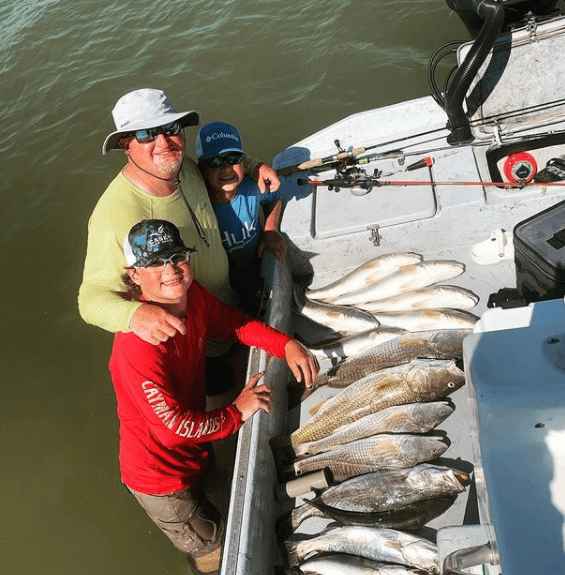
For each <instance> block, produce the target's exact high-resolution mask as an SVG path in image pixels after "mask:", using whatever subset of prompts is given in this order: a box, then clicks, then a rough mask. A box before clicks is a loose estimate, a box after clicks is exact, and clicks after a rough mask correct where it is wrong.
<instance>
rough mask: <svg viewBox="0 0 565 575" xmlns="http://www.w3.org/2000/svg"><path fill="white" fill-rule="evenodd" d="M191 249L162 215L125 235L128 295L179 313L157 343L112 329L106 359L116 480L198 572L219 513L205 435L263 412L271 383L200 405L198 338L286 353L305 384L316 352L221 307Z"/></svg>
mask: <svg viewBox="0 0 565 575" xmlns="http://www.w3.org/2000/svg"><path fill="white" fill-rule="evenodd" d="M193 251H194V250H193V249H190V248H188V247H186V245H185V244H184V242H183V240H182V237H181V235H180V232H179V230H178V228H177V227H176V226H175V225H174V224H172V223H171V222H169V221H166V220H144V221H142V222H139V223H137V224H135V225H134V226H133V227H132V228H131V229H130V231H129V233H128V235H127V237H126V239H125V242H124V253H125V256H126V261H127V263H128V266H129V267H128V268H127V269H126V272H127V278H128V280H129V282H128V284H129V286H130V292H131V293H130V296H131V297H133V298H135V299H139V300H140V301H143V302H148V303H151V304H154V305H158V306H161V307H163V308H164V309H165V310H166V311H168V312H170V313H173V314H175V315H176V316H178V317H179V318H181V319H182V320H183V322H184V323H185V326H186V334H181V333H180V332H177V333H176V334H175V335H174V336H173V337H171V338H169V339H168V340H167V341H165V342H162V343H160V344H159V345H152V344H150V343H147V342H146V341H144V340H142V339H141V338H140V337H138V336H137V335H135V334H134V333H133V332H127V333H124V332H118V333H117V334H116V336H115V339H114V345H113V348H112V354H111V357H110V362H109V367H110V372H111V375H112V381H113V384H114V388H115V392H116V398H117V410H118V417H119V420H120V455H119V458H120V472H121V477H122V481H123V483H124V484H125V486H126V487H127V488H128V490H129V491H130V492H131V493H133V495H134V496H135V497H136V498H137V500H138V501H139V502H140V504H141V505H142V506H143V507H144V509H145V510H146V511H147V513H148V514H149V516H150V517H151V519H152V520H153V521H154V522H155V524H156V525H157V526H158V527H159V528H160V529H161V530H162V531H163V532H164V533H165V534H166V535H167V536H168V537H169V538H170V539H171V541H172V542H173V544H174V545H175V546H176V547H177V548H178V549H180V550H181V551H183V552H185V553H186V554H187V557H188V559H189V563H190V564H191V566H192V567H193V569H194V570H195V572H196V573H212V572H215V571H216V569H217V568H218V565H219V557H220V550H221V542H222V536H223V531H224V520H223V518H222V517H221V515H220V512H219V511H218V510H217V509H216V508H215V507H214V506H213V504H212V503H211V502H210V501H209V500H208V499H207V498H206V496H205V495H204V493H203V490H202V476H203V474H204V472H205V471H206V469H207V467H208V466H209V464H210V457H211V442H212V441H214V440H216V439H222V438H225V437H227V436H229V435H230V434H233V433H236V432H237V430H238V429H239V428H240V427H241V425H242V424H243V422H244V421H246V420H247V419H249V418H250V417H251V416H252V415H253V414H254V413H255V412H256V411H258V410H259V409H262V410H264V411H265V412H267V413H268V412H269V410H270V393H271V392H270V390H269V388H268V387H267V385H265V384H259V380H260V379H261V377H262V375H263V373H258V374H256V375H254V376H253V377H252V378H251V379H250V380H249V382H248V383H247V384H246V385H245V387H244V388H243V390H242V391H241V392H240V394H239V395H238V396H237V397H236V398H235V399H234V400H233V402H232V403H230V404H228V405H225V406H223V407H220V408H217V409H213V410H211V411H206V396H205V373H204V369H205V368H204V366H205V344H206V340H207V339H208V338H209V337H215V338H224V339H226V340H229V341H238V342H241V343H243V344H246V345H254V346H257V347H260V348H262V349H264V350H265V351H266V352H267V353H268V354H269V355H271V356H273V357H276V358H280V359H283V358H284V359H286V361H287V363H288V366H289V368H290V370H291V371H292V373H293V375H294V376H295V378H296V379H297V380H298V381H304V383H305V384H306V386H311V384H312V382H313V380H314V378H315V377H316V375H317V373H318V365H317V362H316V359H315V358H314V356H313V355H312V354H311V353H310V352H309V351H308V350H306V348H305V347H304V346H302V345H301V344H300V343H298V342H297V341H296V340H294V339H293V338H291V337H290V336H288V335H286V334H284V333H281V332H279V331H277V330H275V329H273V328H272V327H270V326H268V325H266V324H265V323H263V322H261V321H259V320H257V319H254V318H252V317H251V316H248V315H246V314H244V313H243V312H241V311H239V310H236V309H234V308H232V307H229V306H227V305H226V304H224V303H222V302H221V301H220V300H218V299H217V298H216V297H215V296H213V295H212V294H210V292H208V291H207V290H206V289H205V288H204V287H203V286H202V285H201V284H199V283H198V282H197V281H196V280H194V277H193V273H192V269H191V266H190V254H191V252H193Z"/></svg>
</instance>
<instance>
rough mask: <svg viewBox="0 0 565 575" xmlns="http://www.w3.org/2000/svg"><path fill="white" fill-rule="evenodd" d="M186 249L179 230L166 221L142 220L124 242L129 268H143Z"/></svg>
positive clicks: (192, 249)
mask: <svg viewBox="0 0 565 575" xmlns="http://www.w3.org/2000/svg"><path fill="white" fill-rule="evenodd" d="M195 251H196V250H195V249H194V248H187V247H186V246H185V245H184V241H183V239H182V236H181V234H180V231H179V229H178V228H177V227H176V226H175V225H174V224H173V223H171V222H169V221H168V220H143V221H141V222H138V223H137V224H135V225H134V226H133V227H132V228H131V229H130V231H129V232H128V235H127V236H126V239H125V241H124V255H125V256H126V262H127V264H128V267H130V268H143V267H146V266H148V265H151V264H152V263H155V261H157V260H158V259H159V258H166V257H169V256H172V255H174V254H177V253H181V252H195Z"/></svg>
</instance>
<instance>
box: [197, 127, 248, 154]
mask: <svg viewBox="0 0 565 575" xmlns="http://www.w3.org/2000/svg"><path fill="white" fill-rule="evenodd" d="M226 152H241V153H242V154H245V155H246V156H247V155H248V154H247V152H245V151H244V149H243V142H242V141H241V136H240V134H239V132H238V131H237V128H236V127H235V126H232V125H231V124H228V123H227V122H210V123H209V124H206V125H205V126H202V128H200V130H199V131H198V134H197V135H196V157H197V158H198V159H199V160H207V159H208V158H211V157H212V156H219V155H220V154H224V153H226Z"/></svg>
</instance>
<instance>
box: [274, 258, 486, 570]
mask: <svg viewBox="0 0 565 575" xmlns="http://www.w3.org/2000/svg"><path fill="white" fill-rule="evenodd" d="M464 271H465V266H464V265H463V264H462V263H459V262H456V261H452V260H433V261H424V260H423V258H422V257H421V256H420V255H418V254H414V253H393V254H386V255H381V256H379V257H376V258H373V259H371V260H370V261H368V262H366V263H365V264H363V265H361V266H360V267H358V268H356V269H355V270H353V271H352V272H350V273H349V274H347V275H345V276H344V277H342V278H340V279H339V280H337V281H336V282H333V283H332V284H329V285H327V286H325V287H322V288H318V289H312V290H304V289H299V288H298V287H295V294H294V295H295V302H296V305H297V308H298V311H299V312H300V313H301V314H302V315H304V316H306V317H307V318H309V319H310V320H312V321H314V322H316V323H317V324H321V325H322V326H325V327H326V328H329V329H330V330H331V331H333V332H336V333H337V334H338V335H336V336H335V337H333V338H330V339H328V340H326V341H322V342H318V343H316V344H315V345H314V344H310V345H308V344H307V345H308V347H309V348H310V349H311V350H312V352H313V353H315V354H316V355H317V356H318V357H319V358H321V359H322V358H327V357H333V358H336V360H334V361H338V363H336V364H334V365H333V366H332V367H330V368H329V369H327V370H325V371H322V372H321V373H320V374H319V375H318V377H317V378H316V380H315V382H314V385H313V387H312V389H304V388H303V387H300V386H296V387H294V388H292V387H291V388H289V408H293V407H295V406H297V405H299V404H300V403H301V402H302V401H303V400H304V399H305V398H306V397H308V396H309V395H310V394H312V393H314V391H315V390H316V389H317V388H318V387H320V386H324V385H327V386H329V387H332V388H338V389H339V390H340V391H339V392H337V393H336V394H335V395H333V396H332V397H330V398H329V399H327V400H325V401H324V402H322V403H321V404H320V405H318V406H316V407H314V408H312V410H311V411H310V415H311V417H310V418H309V419H308V420H307V421H305V422H304V423H303V424H302V425H301V426H300V427H299V428H298V429H297V430H296V431H294V432H293V433H292V434H291V435H290V436H283V437H273V438H271V441H270V445H271V450H272V452H273V455H274V459H275V463H276V466H277V471H278V475H279V479H280V481H282V482H284V481H289V480H292V479H293V478H296V477H298V476H302V475H304V474H308V473H311V472H315V471H317V470H322V469H323V470H326V471H327V470H329V473H330V476H331V478H332V480H333V482H332V483H333V484H332V486H330V487H328V488H327V489H325V490H324V491H321V492H320V491H318V492H316V496H315V497H313V498H312V499H308V498H304V499H303V503H302V504H301V505H299V506H297V507H295V508H294V509H292V510H291V511H290V512H288V513H285V514H284V515H282V516H281V517H280V518H279V519H278V521H277V525H276V530H277V537H278V540H279V541H280V542H281V543H282V544H283V546H284V550H285V554H286V557H285V558H286V560H287V562H288V568H289V569H288V571H287V573H289V574H318V575H337V574H338V573H339V575H343V574H345V573H347V574H350V575H362V574H364V575H368V574H374V575H406V574H416V573H419V574H427V573H439V572H440V567H439V557H438V551H437V547H436V545H435V544H434V543H433V542H432V541H430V540H429V539H427V538H425V537H422V536H419V535H416V534H413V533H410V532H414V531H417V530H419V529H421V528H422V527H423V526H424V525H426V524H427V523H428V522H429V521H431V520H432V519H434V518H435V517H438V516H439V515H441V514H442V513H444V512H445V511H446V510H447V509H448V508H449V507H451V505H452V504H453V503H454V502H455V500H456V498H457V495H458V494H459V493H461V492H463V491H465V489H466V485H468V484H469V481H470V476H469V474H467V473H465V472H463V471H460V470H455V469H451V468H449V467H445V466H441V465H435V464H433V463H430V462H431V461H433V460H435V459H437V458H438V457H440V456H441V455H442V454H443V453H444V452H445V451H446V449H447V447H448V444H447V443H446V442H445V441H444V438H443V437H442V436H441V435H438V434H437V433H436V434H434V433H433V430H434V429H435V428H436V426H438V425H439V424H441V423H442V422H443V421H444V420H445V419H446V418H447V417H449V416H450V415H451V414H452V412H453V410H454V407H453V405H452V402H451V401H449V400H447V397H448V395H449V394H451V393H452V392H454V391H455V390H457V389H459V388H460V387H461V386H462V385H463V384H464V382H465V376H464V372H463V371H462V370H461V369H460V368H459V366H458V363H457V360H460V359H461V358H462V349H463V339H464V337H465V336H466V335H468V334H469V333H471V331H472V328H473V325H474V323H475V322H476V321H477V319H478V318H477V317H476V316H474V315H473V314H472V313H470V312H468V311H467V310H469V309H470V308H472V307H473V306H475V305H476V304H477V302H478V300H479V298H478V297H477V296H476V295H475V294H474V293H472V292H471V291H469V290H467V289H464V288H461V287H458V286H449V285H440V283H439V282H444V281H448V280H451V279H453V278H455V277H457V276H459V275H461V274H462V273H463V272H464ZM309 517H324V518H326V519H331V520H333V521H334V522H337V523H333V524H330V525H328V526H327V527H326V528H325V529H324V531H323V532H321V533H318V534H317V535H315V536H311V537H309V538H307V539H305V538H304V537H303V536H300V535H297V534H296V533H294V532H295V531H296V530H297V529H298V528H299V526H300V525H301V524H302V523H303V522H304V521H305V520H306V519H308V518H309Z"/></svg>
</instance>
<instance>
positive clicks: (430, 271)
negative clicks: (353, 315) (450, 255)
mask: <svg viewBox="0 0 565 575" xmlns="http://www.w3.org/2000/svg"><path fill="white" fill-rule="evenodd" d="M464 271H465V264H463V263H461V262H457V261H455V260H430V261H421V262H419V263H417V264H412V265H407V266H402V267H401V268H399V269H398V270H397V271H395V272H393V273H392V274H389V275H388V276H386V277H385V278H383V279H382V280H380V281H378V282H376V283H373V284H371V285H369V286H368V287H364V288H362V289H358V290H356V291H354V292H350V293H346V294H343V295H341V296H338V297H335V298H332V299H331V300H329V302H330V303H332V304H334V305H358V304H363V303H366V302H370V301H375V300H379V299H384V298H389V297H392V296H396V295H398V294H400V293H404V292H410V291H413V290H417V289H420V288H423V287H428V286H431V285H433V284H435V283H438V282H441V281H445V280H450V279H453V278H456V277H457V276H459V275H461V274H462V273H463V272H464Z"/></svg>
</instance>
